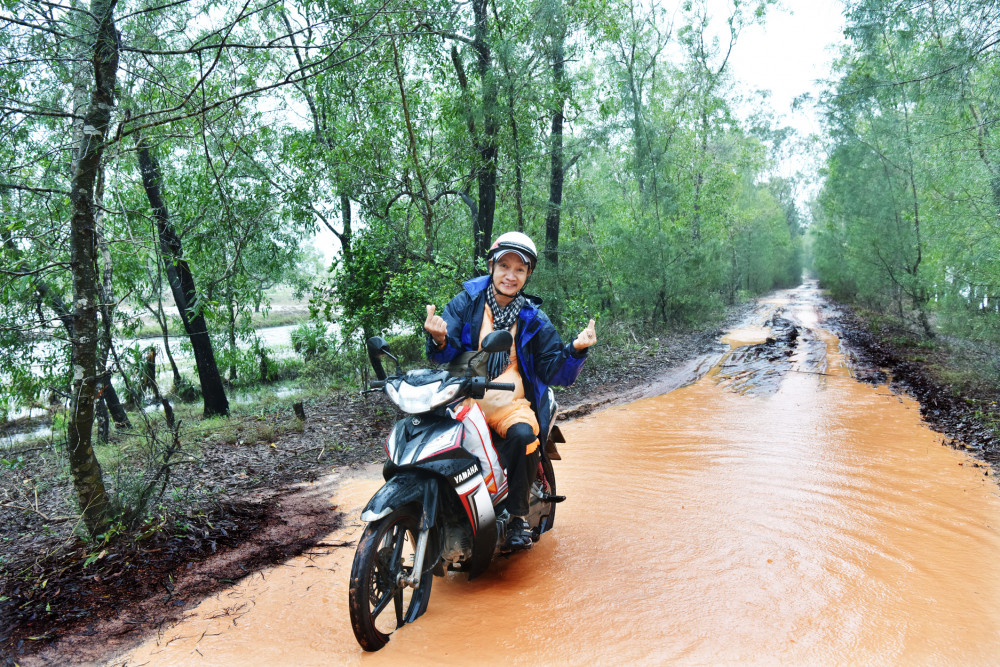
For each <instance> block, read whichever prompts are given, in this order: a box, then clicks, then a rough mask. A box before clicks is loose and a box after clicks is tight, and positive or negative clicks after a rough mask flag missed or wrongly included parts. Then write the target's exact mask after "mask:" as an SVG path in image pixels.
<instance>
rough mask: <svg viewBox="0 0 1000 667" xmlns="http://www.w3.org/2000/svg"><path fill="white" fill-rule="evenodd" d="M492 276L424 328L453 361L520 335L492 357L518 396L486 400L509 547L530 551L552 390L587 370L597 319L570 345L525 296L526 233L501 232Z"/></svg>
mask: <svg viewBox="0 0 1000 667" xmlns="http://www.w3.org/2000/svg"><path fill="white" fill-rule="evenodd" d="M486 259H487V266H488V267H489V275H485V276H480V277H479V278H473V279H472V280H469V281H468V282H466V283H465V284H464V287H465V289H464V290H463V291H462V292H461V293H459V294H458V296H456V297H455V298H454V299H452V300H451V301H450V302H449V303H448V305H447V306H445V309H444V312H443V313H442V314H441V315H436V314H435V311H436V307H435V306H433V305H428V306H427V319H426V321H425V322H424V329H425V330H426V331H427V333H428V334H429V339H428V341H427V356H428V358H429V359H431V361H434V362H437V363H447V362H449V361H451V360H452V359H454V358H455V357H456V356H457V355H459V354H460V353H462V352H470V351H473V350H478V349H479V348H480V345H481V341H482V339H483V338H485V337H486V335H487V334H489V333H490V332H492V331H497V330H500V329H507V330H508V331H510V332H511V333H512V334H513V336H514V344H513V345H512V346H511V348H510V350H508V351H505V352H497V353H493V354H490V356H489V359H488V360H487V374H488V375H489V378H490V379H491V380H495V381H497V382H510V383H513V384H514V391H513V392H510V391H496V390H491V391H488V392H486V396H485V397H483V398H482V399H481V400H480V401H479V405H480V407H482V409H483V413H484V414H485V415H486V421H487V423H488V424H489V425H490V428H491V429H492V430H493V431H494V432H495V433H496V435H497V436H499V437H498V438H496V439H495V440H494V445H495V446H496V449H497V452H498V453H499V454H500V458H501V460H502V462H503V464H504V466H505V467H506V468H507V483H508V485H509V486H508V495H507V500H506V504H507V506H506V508H504V509H506V510H507V511H508V512H509V513H510V515H511V521H510V524H509V525H508V532H507V547H508V548H510V549H527V548H530V547H531V536H530V534H529V533H528V531H527V530H526V525H527V524H526V523H525V521H524V516H525V515H527V513H528V493H529V491H530V490H531V483H532V481H533V479H534V471H535V467H536V466H537V464H538V446H539V444H540V443H539V434H540V433H541V434H543V436H542V437H544V434H547V433H548V427H549V420H551V419H552V417H553V415H552V414H551V408H550V405H549V394H548V388H549V386H550V385H560V386H567V385H570V384H572V383H573V381H574V380H576V378H577V376H578V375H579V374H580V370H581V369H582V368H583V362H584V359H585V358H586V356H587V350H588V348H589V347H590V346H591V345H593V344H594V343H596V342H597V335H596V334H595V332H594V320H590V323H589V324H588V325H587V327H586V328H585V329H584V330H583V331H581V332H580V334H579V335H578V336H577V337H576V339H575V340H574V341H573V342H572V343H570V344H568V345H564V344H563V342H562V339H561V338H560V337H559V334H558V332H556V330H555V327H554V326H552V323H551V322H550V321H549V318H548V317H547V316H546V315H545V313H543V312H542V311H541V309H539V308H538V305H539V304H541V299H538V298H537V297H533V296H529V295H527V294H525V293H524V291H523V290H524V286H525V284H526V283H527V282H528V279H529V278H530V277H531V273H532V272H533V271H534V269H535V266H536V265H537V263H538V252H537V251H536V250H535V244H534V243H533V242H532V240H531V239H530V238H528V236H527V235H525V234H522V233H520V232H508V233H506V234H501V235H500V237H499V238H497V240H496V241H495V242H494V243H493V246H492V247H491V248H490V251H489V253H488V254H487V256H486Z"/></svg>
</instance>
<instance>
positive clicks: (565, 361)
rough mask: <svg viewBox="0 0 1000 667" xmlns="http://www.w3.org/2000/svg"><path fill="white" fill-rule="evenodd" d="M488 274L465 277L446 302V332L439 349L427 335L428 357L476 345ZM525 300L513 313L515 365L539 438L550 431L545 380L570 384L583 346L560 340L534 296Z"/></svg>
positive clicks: (442, 358) (439, 358)
mask: <svg viewBox="0 0 1000 667" xmlns="http://www.w3.org/2000/svg"><path fill="white" fill-rule="evenodd" d="M489 281H490V277H489V276H480V277H478V278H473V279H472V280H469V281H467V282H466V283H465V284H464V285H463V287H464V288H465V289H464V291H462V292H459V294H458V296H456V297H455V298H454V299H452V300H451V301H449V302H448V305H447V306H445V308H444V312H443V313H441V317H443V318H444V321H445V322H446V323H447V324H448V337H447V340H446V342H445V346H444V348H443V349H440V350H439V349H438V348H437V345H435V343H434V340H433V339H432V338H431V337H430V336H428V337H427V358H428V359H430V360H431V361H433V362H435V363H438V364H446V363H448V362H449V361H451V360H452V359H454V358H455V357H456V356H458V355H459V354H460V353H462V352H471V351H474V350H478V349H479V332H480V330H481V329H482V327H483V311H484V309H485V308H486V289H487V287H488V286H489ZM533 298H534V297H528V301H527V303H526V304H525V306H524V307H523V308H521V313H520V315H518V318H517V320H518V321H517V336H516V338H515V340H514V344H515V346H516V347H517V365H518V370H519V371H520V373H521V379H522V380H523V381H524V392H525V394H526V397H527V399H528V401H529V402H530V403H531V409H532V410H534V411H535V415H536V417H537V418H538V433H539V439H540V440H541V441H542V444H543V445H544V444H545V438H546V436H547V435H548V432H549V420H550V419H551V418H552V415H551V414H550V413H551V411H552V407H551V405H550V404H549V403H550V402H549V392H548V389H549V385H558V386H560V387H568V386H569V385H571V384H573V381H574V380H576V378H577V376H578V375H580V371H581V370H582V369H583V362H584V360H585V359H586V358H587V350H586V349H585V350H583V351H582V352H578V351H577V350H576V349H574V348H573V345H572V343H570V344H566V345H564V344H563V342H562V339H561V338H560V337H559V333H558V332H557V331H556V328H555V327H554V326H552V322H550V321H549V318H548V317H547V316H546V315H545V313H543V312H542V311H541V309H539V308H538V307H537V306H536V305H535V304H534V303H532V299H533Z"/></svg>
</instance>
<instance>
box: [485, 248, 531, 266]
mask: <svg viewBox="0 0 1000 667" xmlns="http://www.w3.org/2000/svg"><path fill="white" fill-rule="evenodd" d="M508 253H514V254H515V255H517V256H518V257H520V258H521V261H522V262H524V263H525V264H527V265H528V266H531V258H530V257H528V255H527V253H523V252H521V251H520V250H514V249H513V248H498V249H497V251H496V252H495V253H494V254H493V261H494V262H498V261H500V258H501V257H503V256H504V255H506V254H508Z"/></svg>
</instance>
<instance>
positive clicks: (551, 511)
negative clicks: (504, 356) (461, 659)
mask: <svg viewBox="0 0 1000 667" xmlns="http://www.w3.org/2000/svg"><path fill="white" fill-rule="evenodd" d="M512 344H513V337H512V336H511V334H510V332H508V331H494V332H492V333H490V334H489V335H488V336H486V338H485V339H484V340H483V344H482V349H481V350H480V351H478V352H476V353H474V354H472V356H471V358H469V359H468V360H467V362H464V361H463V363H460V364H452V366H451V367H449V368H448V369H427V368H421V369H415V370H410V371H408V372H406V373H403V372H402V371H401V370H400V366H399V360H398V359H397V358H396V357H395V356H393V355H392V353H391V352H390V350H389V347H388V345H387V344H386V342H385V340H383V339H382V338H381V337H378V336H375V337H372V338H370V339H368V341H367V343H366V345H367V349H368V357H369V360H370V362H371V364H372V368H373V369H374V371H375V375H376V378H377V379H375V380H373V381H372V382H371V388H372V390H375V391H383V392H384V393H385V394H386V395H387V396H388V397H389V399H390V400H391V401H392V402H393V403H395V404H396V406H398V407H399V409H400V410H402V411H403V412H404V413H406V415H405V416H404V417H403V418H402V419H400V420H399V421H398V422H396V424H395V426H394V427H393V428H392V430H391V431H390V433H389V436H388V437H387V439H386V443H385V450H386V455H387V460H386V463H385V466H384V467H383V470H382V476H383V478H384V479H385V484H384V485H383V486H382V488H380V489H379V490H378V491H377V492H376V493H375V495H374V496H372V498H371V500H369V501H368V504H367V505H366V506H365V508H364V510H363V512H362V513H361V519H362V520H363V521H366V522H367V523H368V525H367V526H366V527H365V530H364V532H363V533H362V535H361V539H360V540H359V542H358V546H357V550H356V552H355V555H354V563H353V566H352V567H351V581H350V591H349V594H348V598H349V599H348V601H349V604H350V612H351V625H352V627H353V629H354V636H355V637H356V638H357V640H358V643H359V644H360V645H361V647H362V648H363V649H364V650H366V651H377V650H379V649H380V648H382V647H383V646H385V645H386V643H388V641H389V635H390V634H391V633H392V632H393V631H395V630H397V629H399V628H400V627H402V626H403V625H404V624H406V623H412V622H413V621H415V620H416V619H417V618H419V617H420V616H421V615H422V614H423V613H424V612H425V611H426V610H427V604H428V600H429V599H430V594H431V584H432V583H433V576H444V575H445V574H446V573H447V572H448V571H451V570H457V571H460V572H466V573H468V576H469V579H470V580H471V579H473V578H475V577H476V576H478V575H480V574H482V573H483V572H485V571H486V569H487V568H488V567H489V564H490V563H491V562H492V560H493V558H494V557H496V556H499V555H504V554H507V553H509V550H508V549H506V548H505V547H504V543H505V542H506V538H507V525H508V522H509V520H510V517H509V516H508V515H507V513H506V511H502V512H500V513H499V515H498V513H497V505H499V504H500V503H502V502H503V500H504V499H505V498H506V496H507V480H506V472H505V470H504V468H503V466H502V465H501V462H500V461H499V458H498V456H497V452H496V449H495V448H494V446H493V442H492V437H491V432H490V429H489V427H488V426H487V425H486V420H485V417H484V416H483V413H482V410H481V409H480V408H479V406H478V405H477V404H476V403H475V402H474V401H468V400H466V399H478V398H482V397H483V395H484V394H485V392H486V391H487V390H490V389H497V390H505V391H513V390H514V385H513V384H510V383H499V382H491V381H489V380H487V378H485V377H482V375H478V374H476V372H475V371H474V370H473V369H474V367H475V366H476V364H477V362H481V361H482V360H483V359H484V357H483V356H482V355H484V354H487V353H490V352H502V351H504V350H509V349H510V347H511V345H512ZM383 356H386V357H389V358H390V359H392V360H393V362H395V366H396V371H395V374H394V375H392V376H391V377H389V376H387V375H386V373H385V371H384V369H383V367H382V361H381V357H383ZM463 365H464V368H462V366H463ZM549 391H551V389H550V390H549ZM551 405H552V414H553V415H555V413H556V403H555V400H551ZM553 421H555V420H554V419H549V420H548V422H549V423H550V424H551V423H552V422H553ZM541 435H542V434H539V436H541ZM545 436H546V437H544V438H540V439H541V443H540V446H539V448H538V449H537V450H536V452H538V454H537V455H535V454H532V455H530V457H529V465H532V462H533V461H535V460H537V466H535V468H534V471H535V480H534V482H533V483H532V485H531V492H530V496H529V513H528V517H527V519H526V521H527V524H528V528H529V530H530V531H531V539H532V541H534V542H537V541H538V539H539V538H540V537H541V535H542V534H544V533H546V532H548V531H549V530H551V529H552V525H553V522H554V520H555V505H556V503H558V502H561V501H562V500H564V499H565V498H564V497H563V496H558V495H556V479H555V473H554V472H553V469H552V460H553V459H559V458H561V457H560V456H559V452H558V450H557V449H556V447H555V443H556V442H565V440H564V439H563V437H562V434H561V433H560V432H559V428H558V427H556V426H552V427H550V429H549V433H547V434H545ZM432 575H433V576H432Z"/></svg>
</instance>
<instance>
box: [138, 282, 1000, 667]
mask: <svg viewBox="0 0 1000 667" xmlns="http://www.w3.org/2000/svg"><path fill="white" fill-rule="evenodd" d="M818 303H819V301H818V297H817V295H816V291H815V289H814V288H799V289H798V290H792V291H789V292H784V293H780V294H778V295H777V296H776V297H775V298H774V299H772V300H771V302H769V303H768V306H769V308H768V309H766V310H770V309H771V308H778V307H781V308H783V309H784V312H783V316H784V317H786V318H789V319H791V320H792V321H794V322H796V323H797V324H798V325H799V326H800V327H803V329H804V333H805V334H808V336H810V337H812V339H814V340H820V341H822V342H823V343H825V347H826V351H827V355H826V358H825V359H823V360H822V364H819V365H817V363H816V361H817V360H816V359H815V356H816V353H815V349H814V347H815V346H812V347H810V346H809V345H803V346H799V347H797V348H796V351H795V353H794V355H793V357H792V359H791V362H792V363H791V370H790V371H789V372H788V373H786V374H784V376H783V377H782V378H781V380H780V382H779V383H778V384H777V387H776V388H775V389H774V391H773V392H769V393H765V394H763V395H761V394H754V393H752V392H749V393H738V392H736V391H732V390H731V389H729V388H727V387H726V385H725V383H722V382H720V379H719V378H718V377H716V376H715V375H714V374H711V373H710V374H709V375H707V376H706V377H704V378H702V379H701V380H700V381H698V382H696V383H695V384H693V385H690V386H687V387H683V388H681V389H678V390H676V391H673V392H671V393H669V394H667V395H664V396H660V397H656V398H652V399H646V400H642V401H639V402H637V403H633V404H631V405H627V406H621V407H617V408H612V409H609V410H605V411H603V412H600V413H595V414H593V415H591V416H590V417H587V418H585V419H581V420H578V421H575V422H573V423H571V424H568V425H566V426H564V427H563V430H564V432H565V433H566V435H567V439H568V440H569V444H567V445H565V446H563V447H561V450H562V452H563V461H561V462H559V463H558V464H557V468H556V474H557V477H558V481H559V490H560V492H561V493H566V494H567V495H568V496H569V500H568V501H567V502H565V503H563V504H562V505H561V506H560V509H559V513H558V516H557V519H558V520H557V522H556V529H555V530H554V531H553V533H550V534H549V535H547V536H546V537H545V538H544V539H543V540H542V541H541V542H539V543H538V544H537V545H536V546H535V549H533V550H532V551H531V552H529V553H526V554H520V555H517V556H516V557H513V558H510V559H507V560H502V561H500V562H497V563H495V564H494V565H493V567H492V568H491V570H490V571H489V572H488V573H487V574H486V575H484V576H483V577H481V578H480V579H478V580H476V581H474V582H471V583H470V582H467V581H465V580H464V578H463V577H461V576H458V575H456V574H452V575H449V576H448V577H447V578H445V579H435V581H434V590H433V592H432V595H431V604H430V609H429V611H428V612H427V614H426V615H425V616H424V617H422V618H421V619H419V620H418V621H417V622H416V623H414V624H412V625H410V626H407V627H405V628H403V630H401V631H400V632H398V633H396V634H395V635H394V636H393V639H392V641H391V642H390V643H389V645H388V646H386V648H385V649H383V650H382V651H381V652H379V653H378V654H374V655H362V652H361V651H360V649H359V648H358V647H357V645H356V643H355V641H354V638H353V635H352V633H351V629H350V625H349V620H348V614H347V579H348V574H349V571H350V564H351V558H352V556H353V553H352V551H351V550H349V549H332V548H331V549H319V550H317V553H315V554H313V555H307V556H303V557H301V558H297V559H295V560H293V561H290V562H289V563H287V564H285V565H283V566H281V567H278V568H275V569H273V570H271V571H268V572H266V573H263V574H262V575H254V576H252V577H249V578H248V579H247V580H245V581H243V582H240V583H239V584H238V585H237V586H234V587H233V588H232V589H230V590H227V591H225V592H223V593H221V594H220V595H218V596H216V597H215V598H213V599H210V600H207V601H206V602H205V603H204V604H203V605H201V606H200V607H199V608H198V609H196V610H195V611H194V613H193V615H192V617H191V618H190V619H189V620H188V621H186V622H184V623H182V624H180V625H179V626H176V627H174V628H171V629H167V630H165V631H163V632H162V634H161V636H160V637H159V638H157V639H154V640H152V641H150V643H148V644H147V645H145V646H143V647H140V648H139V649H138V650H137V651H136V652H135V654H134V655H131V656H129V659H128V664H130V665H131V664H140V663H144V662H146V661H150V662H151V664H191V665H195V664H197V665H225V664H235V663H244V664H246V663H252V664H297V665H320V664H361V663H366V664H400V663H402V662H403V661H405V662H406V663H408V664H441V663H449V664H479V663H497V662H501V661H503V662H510V663H514V664H538V663H541V664H578V665H584V664H592V663H600V664H623V663H628V662H638V663H640V664H663V663H675V664H746V663H750V664H856V663H874V664H981V665H986V664H994V663H995V662H996V656H997V655H998V654H1000V574H997V572H996V569H995V568H992V567H990V566H989V564H990V563H992V562H993V560H994V559H995V557H996V554H997V553H1000V536H998V534H997V531H996V526H997V525H1000V500H998V496H997V487H996V485H995V483H994V482H993V479H992V478H991V477H988V476H984V475H983V472H982V469H979V468H977V467H976V466H975V462H974V461H973V460H972V459H970V458H968V457H967V456H966V455H964V454H962V453H959V452H956V451H953V450H951V449H948V448H946V447H943V446H942V445H941V444H940V441H941V437H940V436H939V435H937V434H935V433H933V432H932V431H930V430H928V429H927V428H926V427H925V426H923V425H922V424H921V422H920V417H919V410H918V406H917V405H916V404H915V403H914V402H913V401H911V400H909V399H907V398H901V397H898V396H894V395H892V394H891V393H890V392H889V391H888V390H887V389H886V388H885V387H871V386H868V385H863V384H860V383H858V382H856V381H854V380H853V379H851V377H850V376H849V374H848V372H847V371H846V370H845V369H844V367H843V365H842V357H841V355H840V354H839V351H838V346H837V340H836V339H835V338H834V337H833V336H832V335H830V334H829V333H827V332H825V331H823V330H822V329H820V328H819V327H820V326H821V321H820V317H819V315H818V314H819V312H820V311H819V310H818V308H817V304H818ZM768 316H769V313H768V312H762V313H761V314H760V315H759V317H760V318H761V319H760V322H764V321H766V319H767V317H768ZM760 322H757V323H751V324H750V325H749V326H748V327H747V329H746V330H740V331H737V332H733V334H731V336H730V338H729V341H730V344H733V345H750V344H756V343H759V342H762V341H763V340H764V339H766V337H767V336H766V332H762V331H760V330H759V327H760ZM755 327H756V329H755ZM807 356H809V357H812V358H811V359H806V357H807ZM378 484H379V480H378V479H377V473H375V472H374V471H372V472H371V473H370V474H369V475H368V476H367V477H363V478H359V479H355V480H352V481H350V482H349V483H347V484H345V485H344V486H343V487H342V488H341V489H340V490H338V494H337V498H336V502H337V503H338V504H339V505H340V506H341V507H343V508H344V509H345V511H349V516H351V517H352V518H354V517H357V516H358V513H359V512H358V509H355V510H348V508H360V506H361V505H363V503H364V502H365V500H366V499H367V497H368V496H369V495H370V494H371V493H372V492H373V491H374V490H375V489H376V488H377V487H378ZM360 533H361V525H360V522H359V521H357V520H356V519H355V523H354V525H353V526H352V527H351V528H349V529H348V531H346V532H345V533H342V534H338V535H333V536H330V538H329V539H327V540H326V542H328V543H336V542H339V541H341V540H344V539H347V540H356V539H357V538H358V536H359V535H360ZM118 663H119V664H120V663H121V660H119V661H118Z"/></svg>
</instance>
